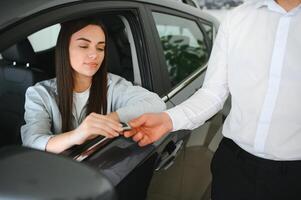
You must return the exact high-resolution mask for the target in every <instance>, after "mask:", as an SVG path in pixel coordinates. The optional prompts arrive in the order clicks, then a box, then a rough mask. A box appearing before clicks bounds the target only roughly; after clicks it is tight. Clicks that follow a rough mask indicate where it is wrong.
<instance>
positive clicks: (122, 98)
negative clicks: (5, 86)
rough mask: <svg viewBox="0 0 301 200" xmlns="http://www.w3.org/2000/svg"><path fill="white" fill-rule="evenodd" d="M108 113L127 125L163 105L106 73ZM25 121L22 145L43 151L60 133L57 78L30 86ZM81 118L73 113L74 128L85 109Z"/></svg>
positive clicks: (26, 96) (84, 109)
mask: <svg viewBox="0 0 301 200" xmlns="http://www.w3.org/2000/svg"><path fill="white" fill-rule="evenodd" d="M107 95H108V98H107V105H108V106H107V113H110V112H117V113H118V116H119V118H120V121H122V122H127V121H129V120H131V119H133V118H135V117H138V116H139V115H141V114H143V113H145V112H160V111H163V110H164V109H165V108H166V106H165V104H164V102H163V101H162V100H161V98H160V97H159V96H158V95H157V94H155V93H152V92H150V91H148V90H146V89H144V88H142V87H139V86H133V85H132V83H131V82H129V81H127V80H125V79H124V78H122V77H120V76H117V75H113V74H108V94H107ZM25 98H26V100H25V115H24V118H25V122H26V124H25V125H23V126H22V127H21V136H22V141H23V145H24V146H28V147H32V148H36V149H40V150H45V148H46V144H47V142H48V140H49V139H50V138H51V137H52V136H54V135H55V134H60V133H62V131H61V128H62V127H61V126H62V119H61V114H60V111H59V108H58V99H57V86H56V79H50V80H46V81H42V82H39V83H37V84H36V85H35V86H32V87H29V88H28V89H27V91H26V94H25ZM80 113H81V114H80V116H77V114H76V113H75V112H74V111H73V112H72V123H73V128H76V127H78V126H79V125H80V123H81V122H82V121H83V120H84V119H85V116H86V107H84V108H83V109H82V111H81V112H80Z"/></svg>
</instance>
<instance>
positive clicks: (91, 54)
mask: <svg viewBox="0 0 301 200" xmlns="http://www.w3.org/2000/svg"><path fill="white" fill-rule="evenodd" d="M104 49H105V34H104V32H103V30H102V28H101V27H99V26H97V25H88V26H86V27H84V28H82V29H80V30H79V31H77V32H75V33H73V35H72V36H71V38H70V44H69V55H70V63H71V67H72V69H73V70H74V75H75V77H76V78H92V76H93V75H94V74H95V73H96V72H97V70H98V69H99V67H100V65H101V63H102V62H103V59H104V55H105V52H104Z"/></svg>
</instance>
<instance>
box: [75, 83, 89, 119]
mask: <svg viewBox="0 0 301 200" xmlns="http://www.w3.org/2000/svg"><path fill="white" fill-rule="evenodd" d="M89 95H90V87H89V88H88V89H86V90H85V91H83V92H73V112H74V113H75V115H76V116H75V118H76V120H78V121H79V119H81V118H82V117H81V115H82V114H83V112H82V111H83V110H84V109H83V108H84V107H85V106H86V104H87V102H88V99H89Z"/></svg>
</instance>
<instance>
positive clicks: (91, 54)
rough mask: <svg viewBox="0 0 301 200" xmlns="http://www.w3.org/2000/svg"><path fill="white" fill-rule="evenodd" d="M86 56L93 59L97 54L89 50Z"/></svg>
mask: <svg viewBox="0 0 301 200" xmlns="http://www.w3.org/2000/svg"><path fill="white" fill-rule="evenodd" d="M88 57H89V58H91V59H95V58H96V57H97V54H96V53H95V52H90V53H89V54H88Z"/></svg>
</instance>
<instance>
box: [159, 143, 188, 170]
mask: <svg viewBox="0 0 301 200" xmlns="http://www.w3.org/2000/svg"><path fill="white" fill-rule="evenodd" d="M183 143H184V142H183V140H180V141H178V142H177V143H176V144H174V143H173V142H172V143H169V144H168V145H166V148H165V150H164V151H163V153H162V155H161V160H160V162H159V164H158V167H157V168H156V169H155V170H156V171H159V170H161V169H164V170H167V169H168V168H169V167H171V166H172V165H173V164H174V161H175V159H176V156H177V154H178V152H179V151H180V149H181V148H182V147H183Z"/></svg>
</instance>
